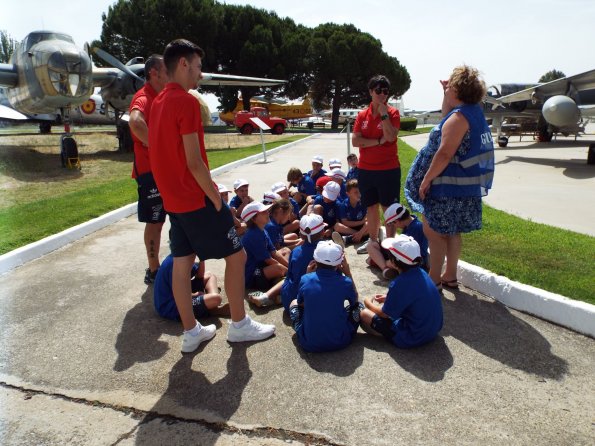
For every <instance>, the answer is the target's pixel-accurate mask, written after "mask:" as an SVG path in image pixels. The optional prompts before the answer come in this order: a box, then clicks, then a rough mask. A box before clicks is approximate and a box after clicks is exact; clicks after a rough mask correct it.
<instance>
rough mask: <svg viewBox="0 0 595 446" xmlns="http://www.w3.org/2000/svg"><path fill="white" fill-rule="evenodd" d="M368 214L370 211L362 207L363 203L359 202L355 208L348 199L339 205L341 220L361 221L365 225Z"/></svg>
mask: <svg viewBox="0 0 595 446" xmlns="http://www.w3.org/2000/svg"><path fill="white" fill-rule="evenodd" d="M367 212H368V209H367V208H366V207H365V206H363V205H362V202H361V201H358V202H357V204H356V205H355V207H353V206H351V203H350V202H349V198H348V199H347V200H345V201H343V202H342V203H341V204H340V205H339V219H340V220H349V221H361V222H362V224H363V223H364V221H363V220H364V218H366V213H367Z"/></svg>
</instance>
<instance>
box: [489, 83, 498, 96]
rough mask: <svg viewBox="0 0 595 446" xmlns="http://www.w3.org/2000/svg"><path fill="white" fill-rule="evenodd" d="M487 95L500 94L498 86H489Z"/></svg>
mask: <svg viewBox="0 0 595 446" xmlns="http://www.w3.org/2000/svg"><path fill="white" fill-rule="evenodd" d="M488 96H491V97H493V98H497V97H499V96H500V90H498V87H496V86H495V85H492V86H491V87H489V88H488Z"/></svg>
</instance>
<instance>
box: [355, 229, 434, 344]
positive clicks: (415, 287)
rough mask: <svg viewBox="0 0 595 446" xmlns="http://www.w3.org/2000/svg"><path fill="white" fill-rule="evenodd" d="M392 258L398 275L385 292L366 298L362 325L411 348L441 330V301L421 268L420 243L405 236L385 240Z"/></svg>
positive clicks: (430, 339)
mask: <svg viewBox="0 0 595 446" xmlns="http://www.w3.org/2000/svg"><path fill="white" fill-rule="evenodd" d="M382 247H383V248H384V249H386V250H387V251H388V252H389V253H390V255H391V259H390V260H388V261H387V265H388V267H389V268H394V269H395V270H397V271H398V272H399V275H398V276H397V278H396V279H395V280H393V281H392V282H391V283H390V285H389V288H388V293H387V294H386V295H376V296H375V297H373V298H369V297H367V298H366V299H365V300H364V303H365V305H366V309H364V310H362V311H361V324H362V328H364V329H365V330H366V331H368V332H369V333H371V334H374V335H377V336H384V337H385V338H386V339H387V340H388V341H390V342H391V343H393V344H394V345H396V346H397V347H400V348H412V347H417V346H420V345H423V344H425V343H428V342H430V341H432V340H433V339H434V338H435V337H436V336H437V335H438V332H439V331H440V330H441V329H442V322H443V314H442V302H441V300H440V294H439V292H438V289H437V288H436V286H435V285H434V283H433V282H432V279H430V276H428V274H427V273H426V272H425V271H424V270H423V269H422V268H420V264H421V255H420V250H419V245H418V244H417V242H416V241H415V240H414V239H413V237H409V236H406V235H402V234H401V235H399V236H397V237H395V238H387V239H384V240H383V241H382Z"/></svg>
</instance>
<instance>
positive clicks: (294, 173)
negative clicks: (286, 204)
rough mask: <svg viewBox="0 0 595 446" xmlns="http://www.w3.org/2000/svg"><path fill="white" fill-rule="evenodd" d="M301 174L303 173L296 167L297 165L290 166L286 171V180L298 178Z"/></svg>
mask: <svg viewBox="0 0 595 446" xmlns="http://www.w3.org/2000/svg"><path fill="white" fill-rule="evenodd" d="M302 176H303V174H302V171H301V170H300V169H298V168H297V167H292V168H291V169H289V172H287V181H291V182H293V181H297V180H299V179H300V178H302Z"/></svg>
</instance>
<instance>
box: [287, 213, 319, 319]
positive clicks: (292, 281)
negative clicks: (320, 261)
mask: <svg viewBox="0 0 595 446" xmlns="http://www.w3.org/2000/svg"><path fill="white" fill-rule="evenodd" d="M324 228H325V224H324V222H323V221H322V217H321V216H320V215H318V214H310V215H304V216H303V217H302V219H301V220H300V235H301V237H302V240H303V244H302V245H300V246H297V247H296V248H295V249H294V250H293V251H291V255H290V256H289V266H288V268H287V276H286V278H285V281H284V282H283V287H282V288H281V302H282V303H283V307H285V309H286V310H287V311H289V304H290V303H291V301H292V300H294V299H295V298H296V297H297V291H298V286H299V284H300V279H301V278H302V276H303V275H304V274H306V269H307V268H308V264H309V263H310V262H311V261H312V259H313V258H314V249H315V248H316V245H317V244H318V242H319V241H320V239H321V238H322V234H323V232H324Z"/></svg>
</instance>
